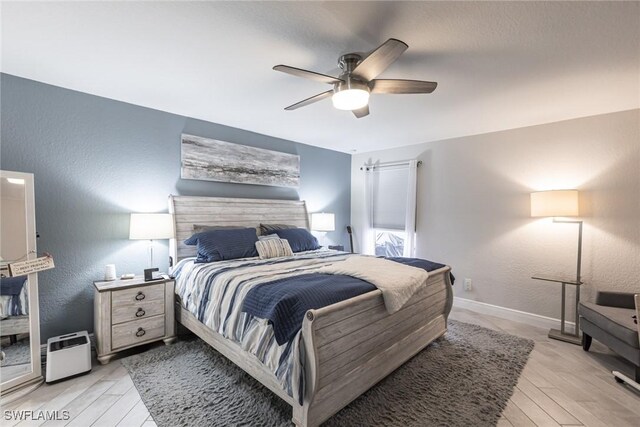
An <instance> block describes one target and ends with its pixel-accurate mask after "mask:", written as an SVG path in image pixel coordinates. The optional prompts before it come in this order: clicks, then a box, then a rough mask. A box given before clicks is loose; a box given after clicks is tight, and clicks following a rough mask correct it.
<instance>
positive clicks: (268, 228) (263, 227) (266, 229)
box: [260, 224, 298, 236]
mask: <svg viewBox="0 0 640 427" xmlns="http://www.w3.org/2000/svg"><path fill="white" fill-rule="evenodd" d="M289 228H298V227H296V226H295V225H287V224H260V234H261V235H263V236H264V235H265V234H273V233H274V232H275V231H276V230H287V229H289Z"/></svg>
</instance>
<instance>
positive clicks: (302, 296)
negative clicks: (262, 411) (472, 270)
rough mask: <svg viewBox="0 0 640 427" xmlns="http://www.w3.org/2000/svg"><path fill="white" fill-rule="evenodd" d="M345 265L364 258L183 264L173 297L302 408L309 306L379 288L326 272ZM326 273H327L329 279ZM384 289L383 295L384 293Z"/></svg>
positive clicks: (424, 266)
mask: <svg viewBox="0 0 640 427" xmlns="http://www.w3.org/2000/svg"><path fill="white" fill-rule="evenodd" d="M351 257H354V258H351ZM347 258H350V261H356V260H357V259H359V258H363V257H362V256H361V255H352V254H348V253H345V252H336V251H329V250H326V249H319V250H315V251H307V252H300V253H296V254H295V255H293V256H284V257H276V258H269V259H259V258H243V259H236V260H228V261H217V262H212V263H195V262H194V261H195V258H186V259H184V260H182V261H180V262H179V263H178V265H176V268H175V269H174V271H173V274H174V276H175V277H176V294H178V295H179V296H180V300H181V303H182V306H183V307H184V308H185V309H187V310H188V311H189V312H191V313H192V314H193V315H194V316H196V318H197V319H198V320H199V321H200V322H202V323H203V324H204V325H206V326H207V327H209V328H210V329H212V330H214V331H216V332H217V333H219V334H220V335H222V336H223V337H225V338H227V339H230V340H232V341H234V342H236V343H238V344H239V345H240V346H241V348H242V349H243V350H245V351H247V352H249V353H251V354H252V355H254V356H255V357H256V358H257V359H258V360H259V361H260V362H262V363H263V364H264V365H265V366H267V367H268V368H269V370H270V371H271V372H272V373H273V374H274V376H275V377H276V379H277V381H278V383H279V384H280V386H281V387H282V389H283V390H285V391H286V392H287V393H288V394H289V396H292V397H295V398H296V399H298V400H299V401H300V402H301V403H302V396H303V394H304V383H303V380H304V372H303V371H304V367H303V366H301V361H302V358H301V357H299V355H300V325H301V323H302V320H301V319H302V318H303V317H304V313H303V312H304V311H305V310H306V308H305V307H324V306H327V305H330V304H332V303H335V302H337V301H342V300H345V299H348V298H351V297H353V296H355V295H360V294H363V293H366V292H369V291H371V290H374V289H376V287H375V286H374V285H372V284H371V283H369V282H367V281H363V280H360V279H357V278H356V276H357V274H352V273H353V272H349V271H346V272H345V271H341V270H340V271H337V272H333V273H331V272H330V271H329V270H330V269H331V268H332V265H334V267H333V268H335V266H338V265H346V264H349V262H347V263H344V262H342V261H345V260H347ZM366 258H369V257H366ZM374 259H375V258H374ZM381 261H384V262H387V263H388V262H391V264H396V263H398V264H397V265H398V266H400V265H401V264H404V265H405V266H403V267H402V268H406V265H410V266H412V267H416V268H418V269H419V270H420V271H421V272H422V273H424V271H433V270H436V269H438V268H441V267H444V265H443V264H437V263H433V262H430V261H426V260H420V259H413V258H390V259H388V260H381ZM387 267H393V266H387ZM328 271H329V273H330V274H326V272H328ZM336 274H337V275H336ZM345 274H347V275H345ZM367 277H368V276H367ZM425 277H426V275H425ZM298 278H299V279H300V281H298ZM314 279H317V280H315V281H314ZM367 280H369V279H367ZM394 280H395V278H394ZM425 280H426V279H425ZM372 282H375V280H372ZM314 283H315V285H314ZM314 286H315V287H314ZM378 288H380V286H378ZM381 290H382V291H383V295H384V292H385V289H384V287H383V288H382V289H381ZM278 295H281V296H282V298H283V299H279V298H280V297H278ZM272 300H273V301H272ZM272 303H273V304H272ZM274 304H275V305H274ZM287 307H289V308H287ZM282 310H285V312H281V311H282ZM300 310H302V314H301V313H300ZM248 313H252V314H253V315H251V314H248ZM274 313H275V315H276V318H275V319H274V317H273V314H274ZM265 314H268V315H265ZM258 316H259V317H258ZM283 316H284V317H283ZM266 318H270V319H272V320H271V322H270V321H269V320H266ZM294 319H297V320H294ZM292 322H293V323H296V324H295V325H291V324H290V323H292ZM273 325H275V328H276V329H275V330H274V326H273Z"/></svg>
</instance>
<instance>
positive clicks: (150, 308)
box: [111, 298, 164, 325]
mask: <svg viewBox="0 0 640 427" xmlns="http://www.w3.org/2000/svg"><path fill="white" fill-rule="evenodd" d="M158 314H164V299H160V300H158V299H157V300H149V301H147V299H146V298H145V299H144V300H142V301H136V300H133V301H131V300H129V301H125V302H121V303H119V304H118V305H115V304H112V306H111V323H112V324H114V325H117V324H118V323H124V322H130V321H132V320H138V319H146V318H148V317H151V316H157V315H158Z"/></svg>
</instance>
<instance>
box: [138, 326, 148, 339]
mask: <svg viewBox="0 0 640 427" xmlns="http://www.w3.org/2000/svg"><path fill="white" fill-rule="evenodd" d="M146 333H147V331H145V330H144V329H142V328H138V331H137V332H136V336H137V337H141V336H143V335H144V334H146Z"/></svg>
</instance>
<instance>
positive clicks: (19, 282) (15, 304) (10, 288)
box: [0, 276, 27, 316]
mask: <svg viewBox="0 0 640 427" xmlns="http://www.w3.org/2000/svg"><path fill="white" fill-rule="evenodd" d="M25 283H27V276H16V277H2V278H0V295H4V296H10V297H11V298H10V300H9V313H8V314H9V315H11V316H20V315H22V314H23V310H22V303H21V302H20V293H21V292H22V288H23V287H24V284H25Z"/></svg>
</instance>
